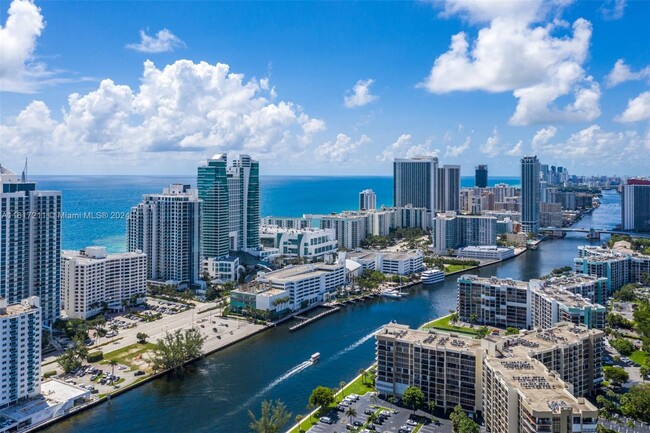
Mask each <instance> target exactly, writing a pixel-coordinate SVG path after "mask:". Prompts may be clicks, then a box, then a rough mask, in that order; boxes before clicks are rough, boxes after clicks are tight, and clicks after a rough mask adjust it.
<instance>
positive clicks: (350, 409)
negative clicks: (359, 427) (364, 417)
mask: <svg viewBox="0 0 650 433" xmlns="http://www.w3.org/2000/svg"><path fill="white" fill-rule="evenodd" d="M345 416H347V417H348V419H349V420H350V423H352V418H354V417H356V416H357V410H356V409H355V408H353V407H352V406H350V407H348V408H347V409H346V410H345Z"/></svg>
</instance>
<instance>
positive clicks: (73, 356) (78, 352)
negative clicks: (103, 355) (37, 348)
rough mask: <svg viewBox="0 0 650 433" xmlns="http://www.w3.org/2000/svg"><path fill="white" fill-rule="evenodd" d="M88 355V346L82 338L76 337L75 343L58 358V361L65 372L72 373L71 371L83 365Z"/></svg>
mask: <svg viewBox="0 0 650 433" xmlns="http://www.w3.org/2000/svg"><path fill="white" fill-rule="evenodd" d="M87 357H88V348H87V347H86V345H85V344H84V343H83V341H82V340H80V339H75V340H74V345H73V346H72V347H71V348H70V349H68V350H66V351H65V352H63V354H62V355H61V356H59V357H58V358H57V362H58V363H59V365H60V366H61V368H62V369H63V371H64V372H66V373H70V372H71V371H73V370H76V369H77V368H79V367H81V364H82V363H83V360H84V359H86V358H87Z"/></svg>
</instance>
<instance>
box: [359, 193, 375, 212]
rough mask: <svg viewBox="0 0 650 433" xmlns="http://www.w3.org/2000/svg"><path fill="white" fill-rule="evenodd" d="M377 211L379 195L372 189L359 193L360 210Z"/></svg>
mask: <svg viewBox="0 0 650 433" xmlns="http://www.w3.org/2000/svg"><path fill="white" fill-rule="evenodd" d="M374 209H377V194H375V192H374V191H373V190H371V189H364V190H363V191H361V192H360V193H359V210H374Z"/></svg>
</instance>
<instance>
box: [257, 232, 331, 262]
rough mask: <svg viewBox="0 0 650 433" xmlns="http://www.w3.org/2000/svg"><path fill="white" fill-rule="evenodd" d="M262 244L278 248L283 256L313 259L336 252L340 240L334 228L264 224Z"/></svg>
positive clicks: (261, 233)
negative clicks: (286, 226)
mask: <svg viewBox="0 0 650 433" xmlns="http://www.w3.org/2000/svg"><path fill="white" fill-rule="evenodd" d="M260 244H261V245H262V246H263V247H265V248H277V249H278V254H279V255H280V256H283V257H298V258H304V259H306V260H308V261H312V260H316V259H319V258H322V257H324V256H325V255H326V254H332V253H334V252H335V251H336V246H337V244H338V241H337V240H336V232H335V230H334V229H316V228H304V229H285V228H281V227H277V226H264V225H263V226H262V227H261V229H260Z"/></svg>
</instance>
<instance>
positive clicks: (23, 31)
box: [0, 0, 49, 93]
mask: <svg viewBox="0 0 650 433" xmlns="http://www.w3.org/2000/svg"><path fill="white" fill-rule="evenodd" d="M44 28H45V23H44V22H43V16H42V15H41V10H40V9H39V8H38V7H37V6H36V5H35V4H34V3H33V2H32V1H28V0H14V1H12V2H11V4H10V5H9V11H8V13H7V21H6V23H5V25H4V27H3V26H2V24H0V90H1V91H3V92H17V93H33V92H35V91H36V87H37V85H36V83H35V80H36V79H38V78H42V77H43V76H44V75H49V74H48V72H47V70H46V68H45V65H43V64H41V63H37V62H35V61H34V50H35V48H36V39H37V38H38V37H39V36H40V35H41V32H42V31H43V29H44Z"/></svg>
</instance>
